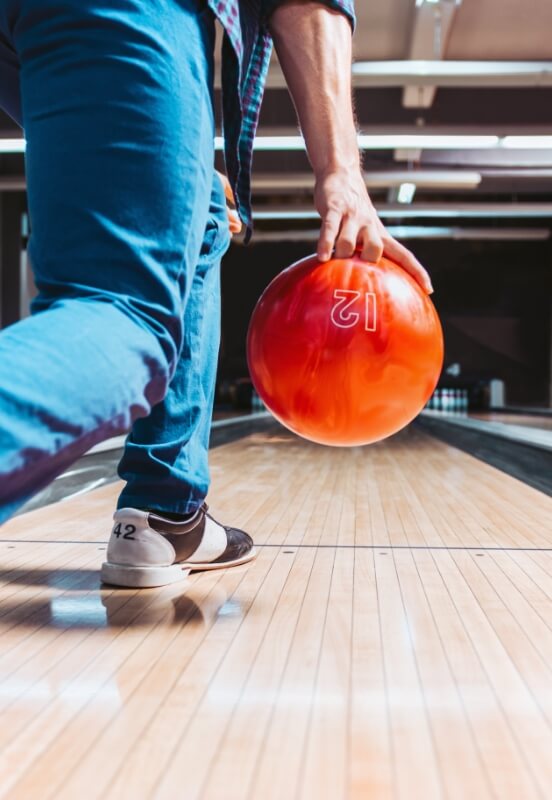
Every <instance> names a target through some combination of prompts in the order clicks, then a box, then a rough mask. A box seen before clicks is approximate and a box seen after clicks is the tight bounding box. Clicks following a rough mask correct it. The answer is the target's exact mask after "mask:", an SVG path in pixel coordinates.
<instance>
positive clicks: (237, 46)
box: [208, 0, 355, 241]
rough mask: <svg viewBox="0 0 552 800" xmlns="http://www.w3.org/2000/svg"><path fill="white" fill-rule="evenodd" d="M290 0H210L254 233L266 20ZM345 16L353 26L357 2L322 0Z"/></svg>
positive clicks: (242, 207) (268, 45) (235, 160)
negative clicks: (221, 33) (253, 170)
mask: <svg viewBox="0 0 552 800" xmlns="http://www.w3.org/2000/svg"><path fill="white" fill-rule="evenodd" d="M284 1H285V0H208V3H209V7H210V8H211V10H212V11H213V13H214V14H215V16H216V17H217V18H218V19H219V20H220V22H221V24H222V26H223V28H224V31H225V35H224V41H223V45H222V97H223V100H222V105H223V125H224V154H225V161H226V171H227V173H228V178H229V180H230V183H231V185H232V188H233V190H234V196H235V199H236V204H237V209H238V212H239V215H240V217H241V219H242V220H243V222H244V223H245V225H246V226H247V234H246V241H248V240H249V238H250V237H251V231H252V213H251V164H252V160H253V141H254V139H255V132H256V130H257V124H258V121H259V112H260V108H261V102H262V98H263V92H264V85H265V80H266V75H267V72H268V67H269V63H270V55H271V52H272V39H271V38H270V34H269V32H268V27H267V21H268V19H269V17H270V15H271V14H272V12H273V11H274V10H275V9H276V8H277V7H278V6H279V5H281V4H282V2H284ZM319 2H321V3H322V4H323V5H325V6H328V7H329V8H332V9H334V10H336V11H341V12H342V13H344V14H346V15H347V16H348V17H349V18H350V20H351V24H352V25H353V26H354V23H355V16H354V0H319Z"/></svg>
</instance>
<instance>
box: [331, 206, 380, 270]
mask: <svg viewBox="0 0 552 800" xmlns="http://www.w3.org/2000/svg"><path fill="white" fill-rule="evenodd" d="M334 247H335V257H336V258H350V257H351V256H352V255H354V253H355V251H357V250H359V251H360V257H361V258H362V260H363V261H371V262H372V263H376V262H377V261H379V259H380V258H381V256H382V254H383V242H382V239H381V236H380V234H379V232H378V230H377V227H376V226H375V225H370V224H368V225H364V226H362V227H359V224H358V221H357V220H354V219H351V218H348V217H344V218H343V217H342V215H341V214H339V213H338V212H331V211H330V212H328V215H327V216H326V219H325V220H324V222H323V224H322V230H321V232H320V240H319V242H318V251H317V255H318V259H319V261H327V260H328V259H329V258H330V257H331V255H332V252H333V250H334Z"/></svg>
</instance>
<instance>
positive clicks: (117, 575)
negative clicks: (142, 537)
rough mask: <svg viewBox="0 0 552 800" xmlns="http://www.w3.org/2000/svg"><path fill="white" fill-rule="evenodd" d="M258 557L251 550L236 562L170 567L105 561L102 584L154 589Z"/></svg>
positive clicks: (188, 564)
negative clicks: (135, 565)
mask: <svg viewBox="0 0 552 800" xmlns="http://www.w3.org/2000/svg"><path fill="white" fill-rule="evenodd" d="M256 557H257V551H256V550H251V551H250V552H249V553H247V555H245V556H242V557H241V558H237V559H235V560H234V561H225V562H217V563H212V562H211V563H209V562H205V563H199V564H193V563H191V562H189V561H188V562H186V561H185V562H183V563H182V564H171V565H170V566H168V567H129V566H127V565H124V564H112V563H111V562H110V561H105V562H104V563H103V564H102V569H101V578H102V583H108V584H110V585H111V586H124V587H125V588H127V589H154V588H156V587H159V586H168V585H169V584H171V583H178V582H180V581H185V580H186V579H187V577H188V575H189V574H190V572H203V571H207V570H213V569H228V568H229V567H239V566H240V565H241V564H247V563H248V562H249V561H253V559H254V558H256Z"/></svg>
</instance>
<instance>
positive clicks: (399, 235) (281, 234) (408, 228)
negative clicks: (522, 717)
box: [236, 225, 551, 244]
mask: <svg viewBox="0 0 552 800" xmlns="http://www.w3.org/2000/svg"><path fill="white" fill-rule="evenodd" d="M387 230H388V232H389V233H390V234H391V236H393V237H394V238H395V239H399V240H402V241H406V240H408V239H447V240H453V241H493V242H505V241H508V242H513V241H522V242H527V241H539V242H542V241H546V240H548V239H550V236H551V231H550V230H549V229H548V228H503V229H499V228H460V227H455V228H448V227H425V226H415V225H388V226H387ZM319 236H320V231H319V229H318V228H316V229H315V228H313V229H312V230H308V231H256V233H255V234H254V237H253V243H254V244H259V243H260V242H283V241H286V242H290V241H291V242H294V241H295V242H306V241H308V242H315V241H317V240H318V237H319ZM236 243H237V244H242V242H241V241H240V240H237V242H236Z"/></svg>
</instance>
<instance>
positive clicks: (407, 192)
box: [397, 183, 416, 204]
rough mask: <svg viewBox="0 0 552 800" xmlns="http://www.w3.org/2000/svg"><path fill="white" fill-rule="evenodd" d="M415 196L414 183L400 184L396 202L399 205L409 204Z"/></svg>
mask: <svg viewBox="0 0 552 800" xmlns="http://www.w3.org/2000/svg"><path fill="white" fill-rule="evenodd" d="M415 194H416V184H415V183H401V185H400V186H399V191H398V193H397V200H398V202H399V203H405V204H408V203H411V202H412V201H413V200H414V195H415Z"/></svg>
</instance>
